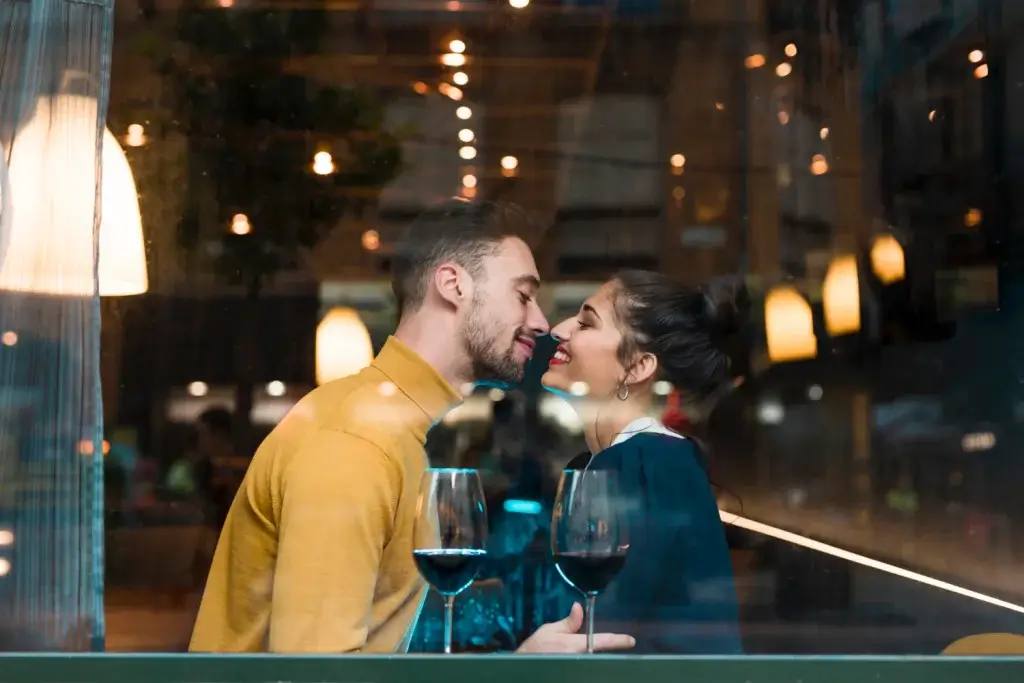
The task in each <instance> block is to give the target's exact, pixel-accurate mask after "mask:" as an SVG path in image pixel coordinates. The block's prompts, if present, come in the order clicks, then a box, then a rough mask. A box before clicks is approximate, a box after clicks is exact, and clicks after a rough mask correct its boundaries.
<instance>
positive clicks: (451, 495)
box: [413, 468, 487, 654]
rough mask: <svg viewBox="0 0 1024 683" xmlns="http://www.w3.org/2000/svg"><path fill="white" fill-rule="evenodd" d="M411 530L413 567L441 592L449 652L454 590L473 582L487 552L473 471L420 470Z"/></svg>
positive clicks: (481, 498)
mask: <svg viewBox="0 0 1024 683" xmlns="http://www.w3.org/2000/svg"><path fill="white" fill-rule="evenodd" d="M414 533H415V548H414V550H413V558H414V559H415V561H416V568H417V569H419V572H420V575H422V576H423V578H424V580H425V581H426V582H427V583H429V584H430V585H431V586H433V587H434V590H436V591H437V592H438V593H440V594H441V597H443V598H444V651H445V654H451V651H452V614H453V610H454V608H455V596H456V595H458V594H459V593H461V592H462V591H464V590H465V589H466V588H467V587H468V586H469V585H470V584H471V583H473V580H474V579H475V578H476V575H477V572H479V571H480V567H481V566H482V565H483V563H484V560H485V559H486V557H487V545H486V543H487V507H486V504H485V502H484V489H483V486H482V485H481V483H480V476H479V475H478V474H477V471H476V470H471V469H459V468H431V469H428V470H427V471H426V472H424V473H423V478H422V480H421V481H420V491H419V497H418V498H417V500H416V527H415V531H414Z"/></svg>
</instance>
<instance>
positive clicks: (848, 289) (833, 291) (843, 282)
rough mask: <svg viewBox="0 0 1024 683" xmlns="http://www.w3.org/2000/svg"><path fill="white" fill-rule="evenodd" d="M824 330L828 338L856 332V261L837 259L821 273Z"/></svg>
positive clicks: (858, 314) (857, 307)
mask: <svg viewBox="0 0 1024 683" xmlns="http://www.w3.org/2000/svg"><path fill="white" fill-rule="evenodd" d="M821 298H822V304H823V308H824V309H825V329H827V330H828V333H829V334H831V335H836V336H838V335H842V334H853V333H854V332H857V331H858V330H859V329H860V277H859V276H858V275H857V259H856V257H854V256H851V255H844V256H837V257H836V258H835V259H833V260H832V263H831V265H829V267H828V272H827V273H826V274H825V284H824V286H823V287H822V292H821Z"/></svg>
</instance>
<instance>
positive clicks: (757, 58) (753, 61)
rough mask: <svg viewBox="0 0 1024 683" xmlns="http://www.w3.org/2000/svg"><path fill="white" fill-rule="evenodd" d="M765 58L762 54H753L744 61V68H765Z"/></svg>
mask: <svg viewBox="0 0 1024 683" xmlns="http://www.w3.org/2000/svg"><path fill="white" fill-rule="evenodd" d="M764 63H765V58H764V55H762V54H759V53H758V54H752V55H750V56H748V57H747V58H746V59H744V60H743V66H745V67H747V68H748V69H760V68H761V67H762V66H764Z"/></svg>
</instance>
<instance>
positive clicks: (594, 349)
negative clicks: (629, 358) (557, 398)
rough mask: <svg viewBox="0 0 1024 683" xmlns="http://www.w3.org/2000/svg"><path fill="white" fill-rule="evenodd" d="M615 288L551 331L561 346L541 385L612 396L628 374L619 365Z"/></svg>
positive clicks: (603, 288) (594, 297)
mask: <svg viewBox="0 0 1024 683" xmlns="http://www.w3.org/2000/svg"><path fill="white" fill-rule="evenodd" d="M614 296H615V285H614V284H613V283H611V282H606V283H605V284H604V285H602V286H601V288H600V289H598V290H597V292H595V293H594V294H593V295H592V296H591V297H590V298H589V299H587V300H586V301H585V302H584V303H583V305H582V306H581V307H580V312H579V314H578V315H576V316H575V317H573V318H569V319H567V320H563V321H562V322H560V323H559V324H558V325H556V326H555V327H554V328H552V330H551V335H552V336H553V337H554V338H555V339H556V340H557V341H558V342H559V345H558V350H557V351H556V352H555V355H554V356H553V357H552V358H551V363H550V365H549V366H548V371H547V372H545V373H544V376H543V377H542V378H541V383H542V384H543V385H544V386H545V387H548V388H550V389H555V390H558V391H563V392H566V393H582V392H580V391H579V389H582V385H581V384H579V383H581V382H582V383H585V384H586V389H587V391H586V393H589V394H590V395H591V396H612V395H614V394H615V390H616V389H617V388H618V385H619V382H620V381H621V380H622V378H623V376H624V375H625V374H626V372H625V370H624V369H623V367H622V364H621V363H620V362H619V345H620V344H621V343H622V333H621V332H620V331H619V328H618V322H617V321H616V319H615V309H614Z"/></svg>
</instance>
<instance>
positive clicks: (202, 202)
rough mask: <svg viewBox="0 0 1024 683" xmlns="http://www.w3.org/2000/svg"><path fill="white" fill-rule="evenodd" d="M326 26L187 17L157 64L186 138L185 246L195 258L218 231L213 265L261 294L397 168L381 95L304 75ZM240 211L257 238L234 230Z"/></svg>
mask: <svg viewBox="0 0 1024 683" xmlns="http://www.w3.org/2000/svg"><path fill="white" fill-rule="evenodd" d="M328 26H329V22H328V20H327V16H326V13H325V11H323V10H304V11H299V10H296V11H274V10H242V9H234V8H232V9H230V10H228V9H216V10H211V9H205V8H195V9H183V10H182V11H181V12H180V13H179V15H178V21H177V26H176V34H177V35H176V38H177V40H176V42H175V43H174V44H171V45H170V46H169V48H168V49H167V50H166V52H165V54H163V55H161V56H160V61H159V64H160V66H159V68H160V71H161V72H162V73H163V74H164V76H165V78H166V80H167V82H169V83H170V84H171V89H172V91H173V97H172V98H171V99H172V100H173V104H172V108H173V122H172V125H173V126H174V127H175V128H176V129H177V130H178V131H180V132H181V133H182V134H183V135H184V137H185V138H186V139H187V141H188V155H187V156H188V162H187V163H188V171H187V175H188V187H189V193H190V194H189V197H190V201H188V202H187V206H186V209H185V211H184V215H183V216H182V220H181V223H180V226H179V233H178V234H179V241H180V244H181V246H182V247H184V248H185V249H186V250H187V251H189V252H192V251H194V250H195V249H196V248H197V247H198V246H200V242H201V241H203V240H204V239H205V238H206V237H207V236H209V235H210V234H219V235H220V239H219V242H217V243H215V244H214V245H213V248H212V252H213V253H212V256H213V258H214V262H215V266H216V270H217V272H218V273H219V274H220V275H221V276H222V277H223V278H224V279H225V280H226V281H227V282H229V283H232V284H243V285H245V286H246V287H247V288H249V289H250V290H253V289H255V290H258V289H260V288H261V287H262V284H263V283H264V282H265V281H266V280H267V279H268V278H270V277H272V276H273V275H274V274H275V273H277V272H279V271H280V270H281V269H282V268H286V267H294V266H295V265H296V264H297V261H299V260H300V259H301V256H302V254H303V252H304V251H307V250H309V249H311V248H312V247H314V246H315V245H316V244H317V243H318V242H320V240H321V239H323V237H324V236H325V234H326V233H327V232H328V231H330V230H331V229H332V228H333V227H334V226H336V225H337V224H338V223H339V222H340V221H341V220H343V218H344V217H345V216H346V215H358V214H360V213H361V212H362V211H364V210H365V209H366V208H368V207H369V206H371V205H372V204H373V203H374V202H375V200H376V197H377V195H378V193H379V191H380V189H381V188H382V187H383V186H384V185H385V184H386V183H387V182H388V181H390V180H391V179H392V178H394V177H395V176H396V175H397V174H398V172H399V171H400V169H401V165H402V157H401V148H400V146H399V142H398V140H397V139H396V137H395V136H394V135H392V134H391V133H389V132H388V131H387V130H386V129H385V126H384V103H383V102H382V100H381V98H379V97H378V96H377V94H376V92H375V91H372V90H369V89H366V88H361V87H356V86H348V85H338V84H326V83H321V82H317V81H315V80H314V79H313V78H311V77H310V76H309V75H307V74H304V73H302V69H304V68H306V67H307V66H308V65H309V64H311V63H315V61H313V60H308V59H303V57H305V56H307V55H311V54H312V55H315V54H317V53H318V51H319V50H320V49H322V38H323V36H324V32H325V31H326V30H327V28H328ZM318 151H327V152H330V154H331V155H332V157H333V161H334V164H335V169H336V170H335V172H334V173H331V174H329V175H317V174H316V173H314V172H313V168H312V161H313V156H314V154H315V153H316V152H318ZM238 213H242V214H245V215H246V216H247V217H248V219H249V221H250V224H251V225H252V231H251V232H250V233H249V234H246V235H235V234H232V233H231V231H230V230H229V226H230V224H231V218H232V216H233V215H235V214H238ZM211 221H215V222H216V224H217V226H216V228H213V229H211V227H210V226H209V225H208V224H209V223H210V222H211Z"/></svg>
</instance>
